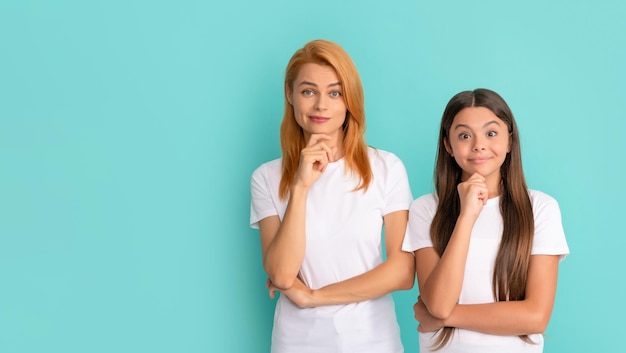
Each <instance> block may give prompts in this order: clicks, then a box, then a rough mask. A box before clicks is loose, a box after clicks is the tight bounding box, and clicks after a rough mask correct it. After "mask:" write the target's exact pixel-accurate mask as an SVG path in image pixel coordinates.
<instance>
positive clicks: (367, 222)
mask: <svg viewBox="0 0 626 353" xmlns="http://www.w3.org/2000/svg"><path fill="white" fill-rule="evenodd" d="M284 88H285V112H284V117H283V121H282V125H281V129H280V141H281V148H282V158H279V159H276V160H273V161H270V162H267V163H265V164H263V165H261V166H260V167H259V168H258V169H256V170H255V171H254V173H253V175H252V179H251V192H252V203H251V216H250V224H251V226H252V227H254V228H258V229H259V230H260V236H261V249H262V255H263V267H264V269H265V271H266V273H267V275H268V281H267V285H268V288H269V292H270V296H271V297H274V293H275V292H276V291H278V292H280V293H281V295H280V298H279V299H278V302H277V303H276V311H275V314H274V327H273V333H272V350H271V351H272V352H275V353H282V352H289V353H292V352H324V353H331V352H359V353H367V352H372V353H380V352H388V353H397V352H403V347H402V343H401V341H400V330H399V327H398V323H397V320H396V315H395V309H394V303H393V299H392V297H391V295H390V293H391V292H393V291H396V290H407V289H410V288H412V287H413V283H414V277H415V276H414V260H413V256H412V254H409V253H406V252H402V249H401V245H402V239H403V237H404V232H405V230H406V224H407V217H408V208H409V205H410V202H411V200H412V195H411V191H410V187H409V182H408V177H407V174H406V170H405V167H404V164H403V163H402V161H400V159H398V158H397V157H396V156H395V155H394V154H392V153H389V152H386V151H382V150H377V149H374V148H372V147H368V146H367V145H366V144H365V138H364V134H365V113H364V98H363V88H362V85H361V80H360V78H359V75H358V72H357V70H356V67H355V65H354V63H353V62H352V60H351V59H350V57H349V56H348V54H347V53H346V52H345V51H344V50H343V49H342V48H341V47H340V46H339V45H337V44H336V43H333V42H329V41H325V40H315V41H311V42H309V43H307V44H306V45H305V46H304V47H303V48H301V49H299V50H298V51H296V53H295V54H294V55H293V56H292V58H291V60H290V61H289V64H288V65H287V70H286V75H285V87H284ZM383 228H384V234H385V237H384V241H383V237H382V229H383ZM383 246H384V249H385V255H386V259H385V260H383V253H382V249H383Z"/></svg>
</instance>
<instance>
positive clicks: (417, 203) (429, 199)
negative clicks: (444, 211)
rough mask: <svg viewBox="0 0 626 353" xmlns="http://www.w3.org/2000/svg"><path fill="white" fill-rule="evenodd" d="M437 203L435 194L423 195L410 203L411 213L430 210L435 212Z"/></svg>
mask: <svg viewBox="0 0 626 353" xmlns="http://www.w3.org/2000/svg"><path fill="white" fill-rule="evenodd" d="M438 203H439V200H438V199H437V194H435V193H430V194H425V195H422V196H420V197H418V198H417V199H415V200H414V201H413V202H411V211H422V210H430V211H433V212H434V211H435V210H437V204H438Z"/></svg>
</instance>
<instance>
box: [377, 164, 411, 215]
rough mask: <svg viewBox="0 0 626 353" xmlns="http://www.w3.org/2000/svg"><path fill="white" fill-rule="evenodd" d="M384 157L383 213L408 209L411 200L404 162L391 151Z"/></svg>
mask: <svg viewBox="0 0 626 353" xmlns="http://www.w3.org/2000/svg"><path fill="white" fill-rule="evenodd" d="M386 159H387V161H386V164H387V172H388V174H387V179H386V188H385V189H386V191H385V207H384V209H383V215H386V214H389V213H392V212H395V211H401V210H408V209H409V205H410V204H411V201H412V200H413V195H412V194H411V187H410V185H409V177H408V175H407V172H406V168H405V167H404V163H402V161H401V160H400V159H399V158H398V157H397V156H396V155H394V154H392V153H389V154H388V156H387V158H386Z"/></svg>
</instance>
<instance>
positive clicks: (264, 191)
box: [250, 165, 278, 229]
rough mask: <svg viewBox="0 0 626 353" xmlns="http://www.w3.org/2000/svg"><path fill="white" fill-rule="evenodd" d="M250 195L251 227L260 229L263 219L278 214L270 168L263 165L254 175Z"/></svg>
mask: <svg viewBox="0 0 626 353" xmlns="http://www.w3.org/2000/svg"><path fill="white" fill-rule="evenodd" d="M250 193H251V202H250V227H252V228H255V229H258V228H259V221H261V220H262V219H263V218H266V217H269V216H273V215H276V214H278V212H277V210H276V207H275V206H274V202H273V200H272V195H271V188H270V185H269V176H268V168H267V166H266V165H261V166H260V167H259V168H257V169H256V170H255V171H254V173H252V177H251V180H250Z"/></svg>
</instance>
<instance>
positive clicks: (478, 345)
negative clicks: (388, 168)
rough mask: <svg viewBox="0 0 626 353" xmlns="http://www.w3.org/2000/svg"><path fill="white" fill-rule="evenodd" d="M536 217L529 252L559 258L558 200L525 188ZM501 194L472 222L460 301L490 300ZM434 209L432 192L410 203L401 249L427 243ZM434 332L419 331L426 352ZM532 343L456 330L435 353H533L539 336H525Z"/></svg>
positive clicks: (563, 249)
mask: <svg viewBox="0 0 626 353" xmlns="http://www.w3.org/2000/svg"><path fill="white" fill-rule="evenodd" d="M529 194H530V198H531V202H532V208H533V215H534V220H535V234H534V238H533V246H532V249H531V255H560V256H561V259H563V258H564V257H565V256H566V255H567V254H569V248H568V246H567V242H566V239H565V234H564V232H563V226H562V223H561V212H560V209H559V205H558V203H557V201H556V200H555V199H554V198H552V197H551V196H549V195H547V194H545V193H542V192H540V191H536V190H530V191H529ZM499 203H500V198H499V197H496V198H493V199H489V200H488V201H487V204H486V205H485V206H484V207H483V210H482V211H481V213H480V216H479V217H478V219H477V220H476V223H475V224H474V228H473V229H472V235H471V239H470V245H469V251H468V256H467V261H466V266H465V275H464V279H463V287H462V290H461V294H460V296H459V304H480V303H493V302H495V298H494V297H493V292H492V283H493V282H492V280H493V270H494V264H495V259H496V255H497V253H498V248H499V246H500V240H501V238H502V229H503V224H502V217H501V213H500V205H499ZM436 211H437V196H436V195H435V194H428V195H424V196H422V197H420V198H418V199H416V200H415V201H413V203H412V204H411V208H410V210H409V223H408V225H407V231H406V234H405V237H404V242H403V244H402V250H404V251H408V252H413V251H416V250H418V249H422V248H427V247H432V246H433V243H432V240H431V238H430V224H431V222H432V220H433V218H434V216H435V212H436ZM434 337H435V336H434V335H433V333H420V334H419V340H420V352H430V351H431V350H430V349H429V347H431V346H432V344H433V342H434ZM529 337H530V339H531V340H533V342H535V343H536V344H528V343H525V342H524V341H522V340H521V339H520V338H519V337H518V336H497V335H490V334H484V333H480V332H475V331H470V330H464V329H457V330H456V332H455V334H454V336H453V338H452V340H451V341H450V342H449V343H448V345H446V346H445V347H444V348H443V349H441V350H439V351H437V352H440V353H456V352H459V353H460V352H463V353H473V352H476V353H479V352H480V353H490V352H509V353H516V352H533V353H539V352H542V351H543V336H542V335H540V334H534V335H530V336H529Z"/></svg>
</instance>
